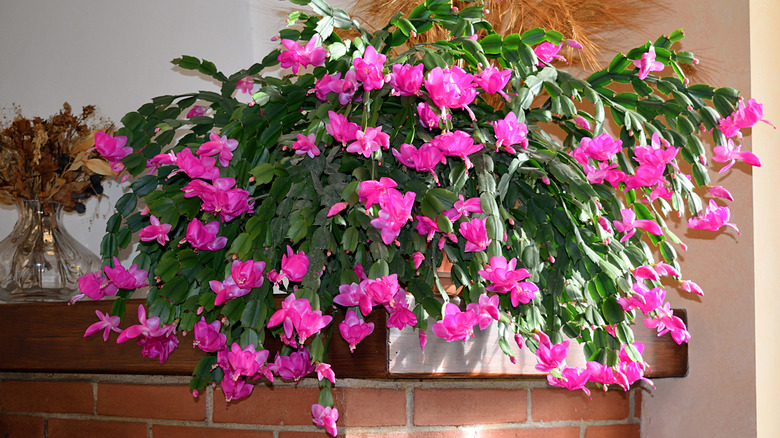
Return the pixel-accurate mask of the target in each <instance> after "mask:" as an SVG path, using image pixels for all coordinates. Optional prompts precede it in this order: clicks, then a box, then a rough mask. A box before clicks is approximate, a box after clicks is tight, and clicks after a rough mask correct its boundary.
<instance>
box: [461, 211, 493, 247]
mask: <svg viewBox="0 0 780 438" xmlns="http://www.w3.org/2000/svg"><path fill="white" fill-rule="evenodd" d="M486 222H487V218H484V219H476V218H475V219H472V220H470V221H469V222H461V223H460V226H459V228H458V231H460V235H461V236H463V238H465V239H466V247H465V248H464V251H466V252H473V251H484V250H485V249H487V247H488V245H489V244H490V242H492V241H493V239H488V235H487V228H486V226H485V224H486Z"/></svg>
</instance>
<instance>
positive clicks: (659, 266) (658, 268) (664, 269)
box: [653, 262, 680, 277]
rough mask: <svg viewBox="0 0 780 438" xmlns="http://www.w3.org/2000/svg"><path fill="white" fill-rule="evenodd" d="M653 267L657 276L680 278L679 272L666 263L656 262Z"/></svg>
mask: <svg viewBox="0 0 780 438" xmlns="http://www.w3.org/2000/svg"><path fill="white" fill-rule="evenodd" d="M653 267H654V268H655V272H657V273H658V274H659V275H671V276H672V277H679V276H680V272H678V271H677V269H674V267H673V266H672V265H670V264H668V263H664V262H658V263H656V264H655V265H654V266H653Z"/></svg>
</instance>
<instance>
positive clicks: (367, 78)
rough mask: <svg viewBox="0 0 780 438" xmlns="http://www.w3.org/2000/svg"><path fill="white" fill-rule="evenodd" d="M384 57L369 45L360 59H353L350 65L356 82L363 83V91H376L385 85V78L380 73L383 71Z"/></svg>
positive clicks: (385, 58)
mask: <svg viewBox="0 0 780 438" xmlns="http://www.w3.org/2000/svg"><path fill="white" fill-rule="evenodd" d="M386 60H387V57H386V56H385V55H382V54H379V53H377V51H376V49H375V48H374V46H371V45H369V46H368V47H366V50H365V52H363V57H362V58H355V59H354V60H353V61H352V65H353V66H354V67H355V72H356V76H357V80H359V81H360V82H362V83H363V89H364V90H366V91H371V90H378V89H380V88H382V85H384V83H385V77H384V74H383V73H382V70H383V69H384V65H385V61H386Z"/></svg>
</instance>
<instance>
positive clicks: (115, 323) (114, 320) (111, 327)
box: [84, 310, 122, 341]
mask: <svg viewBox="0 0 780 438" xmlns="http://www.w3.org/2000/svg"><path fill="white" fill-rule="evenodd" d="M95 315H97V317H98V319H100V321H98V322H96V323H94V324H92V325H90V326H89V327H87V330H86V331H85V332H84V337H85V338H86V337H87V336H91V335H92V334H94V333H97V332H99V331H101V330H103V341H108V337H109V335H110V334H111V332H112V331H115V332H117V333H121V332H122V329H120V328H119V323H120V322H121V320H120V319H119V317H118V316H109V315H108V313H103V312H101V311H100V310H95Z"/></svg>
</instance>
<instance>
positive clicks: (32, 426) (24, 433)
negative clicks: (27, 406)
mask: <svg viewBox="0 0 780 438" xmlns="http://www.w3.org/2000/svg"><path fill="white" fill-rule="evenodd" d="M0 436H1V437H4V438H43V417H24V416H21V415H0Z"/></svg>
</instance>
